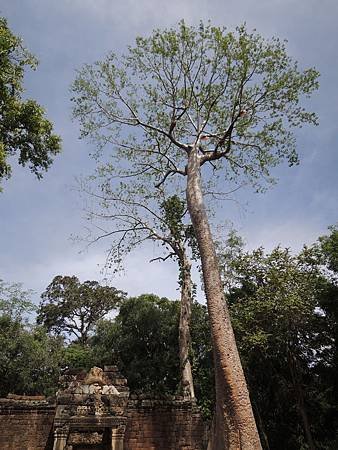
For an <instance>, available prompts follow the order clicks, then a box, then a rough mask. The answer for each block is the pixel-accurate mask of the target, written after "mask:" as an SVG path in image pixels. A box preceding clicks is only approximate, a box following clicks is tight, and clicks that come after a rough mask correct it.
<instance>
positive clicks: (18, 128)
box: [0, 17, 60, 180]
mask: <svg viewBox="0 0 338 450" xmlns="http://www.w3.org/2000/svg"><path fill="white" fill-rule="evenodd" d="M36 66H37V60H36V58H35V57H34V56H33V55H32V54H30V53H29V52H28V51H27V50H26V49H25V48H24V47H23V44H22V41H21V39H20V38H19V37H17V36H15V35H14V34H13V33H12V32H11V30H10V29H9V28H8V25H7V21H6V19H4V18H3V17H0V180H2V179H3V178H9V177H10V175H11V166H10V163H9V158H10V157H11V156H13V155H16V154H18V161H19V164H21V165H22V166H25V165H26V164H28V165H29V168H30V170H31V171H32V172H33V173H34V174H35V175H36V176H37V177H38V178H41V177H42V171H44V170H47V169H48V168H49V166H50V165H51V164H52V162H53V157H54V156H55V155H56V154H57V153H59V151H60V137H59V136H57V135H55V134H53V125H52V124H51V122H50V121H49V120H47V119H46V118H45V115H44V114H45V113H44V109H43V108H42V107H41V106H40V105H39V104H38V103H37V102H36V101H35V100H31V99H28V100H24V99H22V93H23V90H24V89H23V77H24V73H25V69H26V68H31V69H35V68H36Z"/></svg>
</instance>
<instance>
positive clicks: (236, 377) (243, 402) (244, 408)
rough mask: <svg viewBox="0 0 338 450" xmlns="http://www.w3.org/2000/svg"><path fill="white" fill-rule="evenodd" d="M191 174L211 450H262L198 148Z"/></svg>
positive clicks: (189, 199) (191, 162)
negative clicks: (205, 328) (211, 404)
mask: <svg viewBox="0 0 338 450" xmlns="http://www.w3.org/2000/svg"><path fill="white" fill-rule="evenodd" d="M187 175H188V182H187V183H188V184H187V204H188V209H189V213H190V216H191V221H192V224H193V227H194V230H195V235H196V238H197V242H198V246H199V251H200V255H201V263H202V272H203V280H204V288H205V294H206V298H207V304H208V312H209V318H210V326H211V334H212V340H213V351H214V360H215V387H216V405H215V418H214V427H213V433H212V439H211V445H210V449H211V450H225V449H227V450H228V449H229V450H235V449H236V450H239V449H241V450H256V449H257V450H258V449H261V444H260V440H259V435H258V432H257V428H256V423H255V419H254V415H253V412H252V407H251V403H250V398H249V393H248V390H247V386H246V381H245V378H244V374H243V370H242V365H241V362H240V359H239V354H238V351H237V346H236V342H235V337H234V333H233V330H232V326H231V322H230V316H229V311H228V308H227V305H226V302H225V297H224V292H223V285H222V282H221V277H220V272H219V266H218V260H217V257H216V252H215V248H214V243H213V239H212V235H211V231H210V226H209V222H208V217H207V214H206V211H205V207H204V202H203V193H202V187H201V175H200V159H199V155H198V150H197V146H195V147H194V148H192V149H191V151H190V154H189V161H188V167H187Z"/></svg>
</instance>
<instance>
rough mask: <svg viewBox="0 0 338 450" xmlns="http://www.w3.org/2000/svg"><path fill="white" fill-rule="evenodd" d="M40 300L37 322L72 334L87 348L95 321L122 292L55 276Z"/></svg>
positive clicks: (96, 283) (73, 277)
mask: <svg viewBox="0 0 338 450" xmlns="http://www.w3.org/2000/svg"><path fill="white" fill-rule="evenodd" d="M41 298H42V302H41V304H40V307H39V309H38V316H37V322H38V323H39V324H42V325H44V326H45V327H46V329H47V330H48V331H51V332H54V333H56V334H62V333H63V334H65V335H66V336H72V335H73V336H75V337H76V338H77V339H78V341H79V343H80V344H82V345H87V343H88V339H89V336H90V333H91V332H92V331H93V329H94V327H95V325H96V323H97V321H98V320H100V319H102V318H103V317H104V316H105V315H106V314H108V313H109V312H110V311H112V310H113V309H114V308H116V307H117V306H118V305H119V303H120V302H121V300H122V299H123V298H124V293H123V292H121V291H119V290H117V289H115V288H113V287H109V286H101V285H100V284H99V283H98V282H97V281H85V282H84V283H80V281H79V280H78V278H77V277H75V276H72V277H69V276H61V275H58V276H56V277H55V278H54V279H53V281H52V282H51V284H50V285H49V286H48V287H47V289H46V290H45V292H44V293H43V294H42V295H41Z"/></svg>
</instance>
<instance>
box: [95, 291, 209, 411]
mask: <svg viewBox="0 0 338 450" xmlns="http://www.w3.org/2000/svg"><path fill="white" fill-rule="evenodd" d="M179 309H180V302H177V301H171V300H168V299H166V298H159V297H157V296H156V295H152V294H145V295H141V296H139V297H136V298H129V299H127V300H125V301H124V302H123V303H122V305H121V307H120V312H119V314H118V315H117V317H116V318H115V319H114V320H112V321H107V320H105V321H101V322H100V323H99V324H98V326H97V328H96V333H95V335H94V336H93V338H92V339H91V341H90V344H91V348H92V352H93V354H94V355H95V356H96V358H97V359H96V362H95V364H98V365H101V366H102V365H104V364H112V363H114V364H117V365H118V366H119V368H120V370H121V372H122V373H123V374H124V375H125V376H126V378H127V379H128V385H129V387H130V388H131V390H132V391H133V392H135V391H136V392H144V393H157V394H159V393H160V394H170V393H176V392H177V390H178V387H179V383H180V370H179V357H178V322H179ZM191 336H192V354H191V360H192V364H193V370H194V387H195V391H196V394H197V399H198V402H199V404H200V405H201V407H202V409H203V412H204V413H205V415H206V416H208V417H210V415H211V411H212V407H213V398H214V393H213V387H212V386H213V384H212V377H213V373H212V350H211V339H210V330H209V325H208V316H207V312H206V307H205V306H202V305H200V304H197V303H194V304H193V307H192V321H191Z"/></svg>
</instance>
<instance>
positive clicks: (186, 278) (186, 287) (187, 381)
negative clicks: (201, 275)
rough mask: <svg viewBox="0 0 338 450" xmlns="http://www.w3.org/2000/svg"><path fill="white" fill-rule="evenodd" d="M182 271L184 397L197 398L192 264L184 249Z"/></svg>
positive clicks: (182, 380) (182, 368)
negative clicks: (192, 356)
mask: <svg viewBox="0 0 338 450" xmlns="http://www.w3.org/2000/svg"><path fill="white" fill-rule="evenodd" d="M179 259H180V269H181V283H182V284H181V310H180V323H179V353H180V367H181V385H182V391H183V395H184V396H187V397H190V398H195V391H194V383H193V377H192V370H191V363H190V350H191V335H190V322H191V303H192V281H191V262H190V261H189V259H188V257H187V255H186V254H185V250H184V248H181V249H180V256H179Z"/></svg>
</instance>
